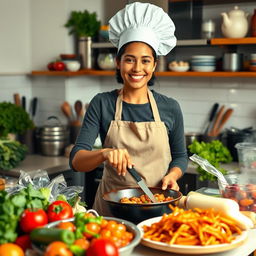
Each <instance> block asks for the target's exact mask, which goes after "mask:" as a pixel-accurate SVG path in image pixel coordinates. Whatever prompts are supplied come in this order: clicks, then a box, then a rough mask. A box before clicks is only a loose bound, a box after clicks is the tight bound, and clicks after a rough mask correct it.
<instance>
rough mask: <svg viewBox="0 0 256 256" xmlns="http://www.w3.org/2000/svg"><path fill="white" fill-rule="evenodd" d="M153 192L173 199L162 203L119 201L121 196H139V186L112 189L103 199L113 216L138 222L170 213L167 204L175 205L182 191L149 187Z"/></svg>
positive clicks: (141, 193) (140, 191) (140, 193)
mask: <svg viewBox="0 0 256 256" xmlns="http://www.w3.org/2000/svg"><path fill="white" fill-rule="evenodd" d="M150 190H151V191H152V193H153V194H156V193H159V194H161V193H162V194H164V195H165V197H167V196H171V197H173V200H170V201H168V202H162V203H148V204H129V203H120V199H121V198H123V197H128V198H130V197H133V196H135V197H139V196H141V195H143V194H144V192H143V191H142V190H141V189H140V188H137V187H136V188H126V189H120V190H113V191H111V192H108V193H105V194H104V195H103V199H104V200H105V201H106V203H107V205H108V207H109V210H110V212H111V213H112V214H113V216H114V217H117V218H122V219H125V220H128V221H131V222H133V223H139V222H141V221H143V220H146V219H149V218H153V217H157V216H162V215H163V214H164V213H167V214H168V213H171V212H172V210H171V208H170V207H169V204H172V205H175V204H176V203H177V202H178V201H179V200H180V198H181V197H182V193H181V192H180V191H176V190H172V189H167V190H162V189H161V188H150Z"/></svg>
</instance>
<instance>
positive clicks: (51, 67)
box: [47, 60, 66, 71]
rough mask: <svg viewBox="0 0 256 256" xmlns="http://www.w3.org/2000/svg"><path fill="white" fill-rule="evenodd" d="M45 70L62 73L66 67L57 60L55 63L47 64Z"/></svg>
mask: <svg viewBox="0 0 256 256" xmlns="http://www.w3.org/2000/svg"><path fill="white" fill-rule="evenodd" d="M47 68H48V70H50V71H64V70H65V69H66V65H65V63H64V62H62V61H58V60H57V61H54V62H50V63H48V65H47Z"/></svg>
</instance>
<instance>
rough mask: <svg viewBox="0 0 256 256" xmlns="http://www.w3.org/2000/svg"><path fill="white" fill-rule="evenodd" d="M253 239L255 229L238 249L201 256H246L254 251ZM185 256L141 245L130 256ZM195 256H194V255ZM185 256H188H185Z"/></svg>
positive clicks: (255, 247) (255, 233) (249, 232)
mask: <svg viewBox="0 0 256 256" xmlns="http://www.w3.org/2000/svg"><path fill="white" fill-rule="evenodd" d="M255 237H256V229H251V230H249V231H248V239H247V240H246V241H245V243H244V244H242V245H241V246H239V247H238V248H235V249H232V250H229V251H226V252H220V253H211V254H201V255H203V256H206V255H209V256H248V255H250V254H251V253H252V252H254V250H256V243H255ZM145 255H147V256H156V255H157V256H185V254H176V253H171V252H164V251H159V250H155V249H152V248H149V247H145V246H143V245H139V246H137V247H136V248H135V249H134V251H133V253H132V256H145ZM194 255H195V254H194ZM196 255H200V254H196ZM186 256H188V255H187V254H186Z"/></svg>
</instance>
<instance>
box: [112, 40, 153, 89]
mask: <svg viewBox="0 0 256 256" xmlns="http://www.w3.org/2000/svg"><path fill="white" fill-rule="evenodd" d="M155 67H156V61H155V59H154V56H153V50H152V49H151V48H150V47H149V46H148V45H147V44H145V43H141V42H132V43H130V44H128V45H127V46H126V48H125V51H124V53H123V54H122V56H121V59H120V60H117V68H118V69H120V73H121V76H122V78H123V81H124V87H126V88H134V89H139V88H142V87H145V86H147V85H148V81H149V80H150V79H151V77H152V75H153V72H154V70H155Z"/></svg>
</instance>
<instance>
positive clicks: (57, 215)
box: [47, 200, 74, 222]
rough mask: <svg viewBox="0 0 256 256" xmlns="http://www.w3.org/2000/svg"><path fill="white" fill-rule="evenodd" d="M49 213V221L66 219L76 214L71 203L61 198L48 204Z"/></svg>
mask: <svg viewBox="0 0 256 256" xmlns="http://www.w3.org/2000/svg"><path fill="white" fill-rule="evenodd" d="M47 215H48V219H49V222H53V221H57V220H65V219H68V218H72V217H73V216H74V214H73V210H72V207H71V205H70V204H69V203H67V202H64V201H60V200H57V201H54V202H52V203H51V204H50V205H49V206H48V209H47Z"/></svg>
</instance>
